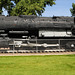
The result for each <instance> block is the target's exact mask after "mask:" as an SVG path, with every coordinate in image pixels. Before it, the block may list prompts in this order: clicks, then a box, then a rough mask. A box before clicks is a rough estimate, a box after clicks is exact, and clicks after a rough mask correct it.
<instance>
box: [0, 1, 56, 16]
mask: <svg viewBox="0 0 75 75" xmlns="http://www.w3.org/2000/svg"><path fill="white" fill-rule="evenodd" d="M11 1H14V2H15V6H14V4H13V3H12V2H11ZM54 4H55V0H0V14H1V13H2V7H4V8H5V9H6V10H7V11H8V13H9V15H12V16H14V15H15V16H18V15H37V14H38V15H42V13H43V12H44V11H45V7H46V5H49V6H52V5H54Z"/></svg>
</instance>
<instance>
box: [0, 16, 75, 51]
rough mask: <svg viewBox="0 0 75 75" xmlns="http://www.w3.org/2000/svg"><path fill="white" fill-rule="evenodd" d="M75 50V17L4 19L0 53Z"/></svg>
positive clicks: (0, 19)
mask: <svg viewBox="0 0 75 75" xmlns="http://www.w3.org/2000/svg"><path fill="white" fill-rule="evenodd" d="M3 50H4V51H5V52H7V51H9V52H10V51H17V52H26V51H28V52H30V51H71V50H72V51H75V18H74V17H63V16H62V17H59V16H53V17H37V16H35V15H29V16H28V15H20V16H0V51H3Z"/></svg>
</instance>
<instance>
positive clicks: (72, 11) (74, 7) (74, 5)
mask: <svg viewBox="0 0 75 75" xmlns="http://www.w3.org/2000/svg"><path fill="white" fill-rule="evenodd" d="M70 11H71V14H72V16H75V4H74V3H72V8H71V9H70Z"/></svg>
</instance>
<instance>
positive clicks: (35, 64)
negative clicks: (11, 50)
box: [0, 55, 75, 75]
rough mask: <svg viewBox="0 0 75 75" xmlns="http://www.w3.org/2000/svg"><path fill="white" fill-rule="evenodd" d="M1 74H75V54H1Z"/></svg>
mask: <svg viewBox="0 0 75 75" xmlns="http://www.w3.org/2000/svg"><path fill="white" fill-rule="evenodd" d="M0 75H75V55H58V56H57V55H56V56H4V57H3V56H1V57H0Z"/></svg>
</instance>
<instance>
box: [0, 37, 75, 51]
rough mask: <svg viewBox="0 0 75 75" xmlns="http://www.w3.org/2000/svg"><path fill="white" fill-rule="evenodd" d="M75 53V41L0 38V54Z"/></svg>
mask: <svg viewBox="0 0 75 75" xmlns="http://www.w3.org/2000/svg"><path fill="white" fill-rule="evenodd" d="M1 51H5V52H31V51H36V52H37V51H75V39H73V38H72V39H70V38H69V39H37V38H35V39H30V38H27V39H15V38H14V39H12V38H11V39H9V38H5V39H3V38H0V52H1Z"/></svg>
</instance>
